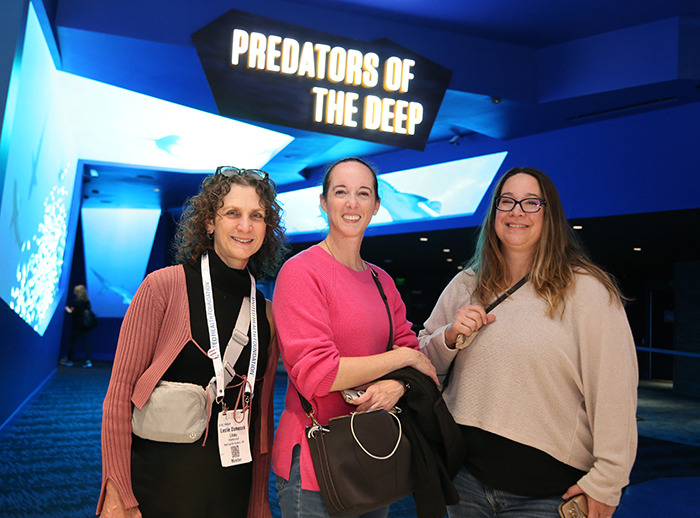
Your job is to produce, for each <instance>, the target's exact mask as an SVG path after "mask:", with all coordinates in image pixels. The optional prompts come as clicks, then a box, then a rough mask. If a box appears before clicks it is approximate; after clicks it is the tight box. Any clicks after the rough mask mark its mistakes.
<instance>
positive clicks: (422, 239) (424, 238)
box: [420, 237, 428, 241]
mask: <svg viewBox="0 0 700 518" xmlns="http://www.w3.org/2000/svg"><path fill="white" fill-rule="evenodd" d="M420 240H421V241H427V240H428V238H427V237H421V238H420Z"/></svg>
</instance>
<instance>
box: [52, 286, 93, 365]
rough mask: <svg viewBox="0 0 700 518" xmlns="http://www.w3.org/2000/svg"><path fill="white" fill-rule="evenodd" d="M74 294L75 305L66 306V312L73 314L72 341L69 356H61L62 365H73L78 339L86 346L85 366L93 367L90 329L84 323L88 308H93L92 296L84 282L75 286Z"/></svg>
mask: <svg viewBox="0 0 700 518" xmlns="http://www.w3.org/2000/svg"><path fill="white" fill-rule="evenodd" d="M73 295H75V302H74V303H73V307H69V306H66V312H68V313H70V314H71V332H70V343H69V346H68V356H67V357H65V358H61V360H60V363H61V365H65V366H66V367H72V366H73V354H74V353H75V344H76V343H77V342H78V340H81V341H82V342H83V347H84V348H85V363H84V364H83V367H87V368H89V367H92V361H91V359H90V329H89V328H86V327H85V326H84V325H83V322H84V317H83V314H84V313H85V310H86V309H92V307H91V306H90V297H89V296H88V292H87V289H86V288H85V286H83V285H82V284H78V285H77V286H76V287H75V288H73Z"/></svg>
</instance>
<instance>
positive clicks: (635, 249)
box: [633, 247, 642, 252]
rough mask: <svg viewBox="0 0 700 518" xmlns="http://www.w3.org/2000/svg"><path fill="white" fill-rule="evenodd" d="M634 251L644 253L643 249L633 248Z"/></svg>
mask: <svg viewBox="0 0 700 518" xmlns="http://www.w3.org/2000/svg"><path fill="white" fill-rule="evenodd" d="M633 250H634V251H635V252H641V251H642V249H641V248H637V247H635V248H633Z"/></svg>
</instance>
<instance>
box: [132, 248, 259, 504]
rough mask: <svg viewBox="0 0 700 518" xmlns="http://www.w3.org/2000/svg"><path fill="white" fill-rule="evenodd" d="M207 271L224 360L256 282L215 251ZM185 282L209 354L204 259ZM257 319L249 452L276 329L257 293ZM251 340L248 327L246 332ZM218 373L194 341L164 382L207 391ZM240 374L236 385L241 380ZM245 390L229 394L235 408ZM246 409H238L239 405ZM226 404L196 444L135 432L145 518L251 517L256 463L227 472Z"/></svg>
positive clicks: (246, 353)
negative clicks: (222, 452)
mask: <svg viewBox="0 0 700 518" xmlns="http://www.w3.org/2000/svg"><path fill="white" fill-rule="evenodd" d="M209 267H210V270H211V279H212V286H213V295H214V313H215V315H216V325H217V330H218V333H219V341H220V346H221V355H222V356H223V354H224V351H225V347H226V344H228V340H229V338H230V337H231V333H232V332H233V328H234V327H235V324H236V320H237V318H238V312H239V310H240V307H241V302H242V301H243V298H244V297H247V296H249V295H250V277H249V276H248V271H247V270H235V269H232V268H229V267H228V266H226V264H224V262H223V261H222V260H221V259H220V258H219V257H218V256H217V255H216V254H215V253H214V252H213V251H212V252H209ZM184 268H185V279H186V282H187V298H188V301H189V306H190V325H191V330H192V336H193V338H194V339H195V340H196V341H197V343H198V344H199V345H200V347H201V348H202V349H203V350H204V351H207V350H208V349H209V332H208V329H207V319H206V313H205V309H204V290H203V288H202V275H201V268H200V263H199V261H198V262H197V263H196V264H194V265H190V264H186V265H185V266H184ZM256 299H257V300H256V302H257V315H258V339H259V341H260V343H259V349H258V367H257V375H256V377H257V378H258V380H257V381H256V383H255V394H258V397H255V398H254V399H253V405H252V409H251V410H252V413H251V427H250V428H251V429H250V443H251V451H252V450H253V445H254V443H255V441H256V440H257V439H258V436H259V433H257V432H256V430H255V429H254V428H255V421H256V417H257V415H258V414H259V412H260V396H259V394H261V393H262V384H263V380H262V376H263V374H264V373H265V369H266V367H267V360H268V346H269V343H270V324H269V322H268V321H267V316H266V310H265V298H264V296H263V294H262V293H261V292H260V291H259V290H258V291H257V294H256ZM248 334H249V336H250V330H249V331H248ZM250 349H251V347H250V344H249V345H248V346H246V347H245V348H244V349H243V352H242V353H241V356H240V357H239V358H238V361H237V362H236V365H235V367H234V368H235V371H236V373H240V374H241V375H246V374H247V373H248V363H249V361H250ZM213 375H214V367H213V364H212V361H211V360H210V359H209V357H208V356H206V355H205V354H203V353H202V351H201V350H200V349H199V348H197V346H196V345H195V344H194V343H192V342H189V343H187V344H186V345H185V347H184V348H183V349H182V351H181V352H180V354H179V355H178V356H177V358H175V360H174V361H173V363H172V365H171V366H170V368H169V369H168V370H167V371H166V372H165V374H164V375H163V379H164V380H168V381H178V382H183V383H196V384H198V385H201V386H203V387H204V386H206V385H207V384H208V383H209V380H210V379H211V378H212V376H213ZM240 381H241V379H240V377H236V378H235V379H234V380H233V381H232V382H231V384H230V386H233V385H236V384H238V383H240ZM240 390H241V388H239V387H236V388H229V389H228V390H226V395H225V397H224V401H225V403H226V404H227V406H228V407H229V408H234V407H235V405H236V399H237V396H238V394H239V391H240ZM239 408H240V404H239ZM220 411H221V405H219V404H217V403H216V402H215V403H214V404H213V408H212V416H211V419H210V421H209V432H208V434H209V435H208V437H207V439H206V444H204V437H202V438H201V439H200V440H199V441H197V442H195V443H191V444H174V443H164V442H154V441H148V440H145V439H141V438H139V437H137V436H135V435H132V440H133V443H132V470H131V479H132V485H133V489H134V494H135V495H136V499H137V500H138V502H139V509H140V510H141V513H142V514H143V516H144V518H150V517H158V516H167V517H168V518H245V517H246V514H247V511H248V500H249V497H250V488H251V485H252V471H253V470H252V468H253V465H252V463H247V464H240V465H237V466H231V467H228V468H223V467H222V466H221V460H220V457H219V444H218V434H217V421H218V414H219V412H220Z"/></svg>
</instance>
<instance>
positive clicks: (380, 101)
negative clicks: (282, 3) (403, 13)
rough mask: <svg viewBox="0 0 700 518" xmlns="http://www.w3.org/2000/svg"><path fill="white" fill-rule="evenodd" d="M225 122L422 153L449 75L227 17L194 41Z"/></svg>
mask: <svg viewBox="0 0 700 518" xmlns="http://www.w3.org/2000/svg"><path fill="white" fill-rule="evenodd" d="M192 40H193V42H194V45H195V48H196V49H197V54H198V55H199V59H200V61H201V63H202V67H203V68H204V72H205V74H206V76H207V80H208V81H209V86H210V88H211V91H212V94H213V95H214V99H215V101H216V104H217V107H218V109H219V113H220V114H221V115H224V116H226V117H231V118H236V119H247V120H252V121H259V122H265V123H270V124H277V125H281V126H287V127H293V128H299V129H304V130H308V131H315V132H320V133H330V134H333V135H338V136H342V137H350V138H355V139H360V140H367V141H371V142H378V143H382V144H389V145H392V146H398V147H403V148H409V149H417V150H423V149H424V148H425V144H426V142H427V141H428V136H429V135H430V130H431V128H432V126H433V123H434V122H435V117H436V116H437V112H438V110H439V108H440V104H441V103H442V99H443V97H444V95H445V91H446V90H447V86H448V84H449V82H450V78H451V77H452V71H451V70H448V69H446V68H444V67H442V66H441V65H438V64H437V63H434V62H432V61H430V60H428V59H425V58H424V57H422V56H419V55H418V54H416V53H414V52H411V51H410V50H408V49H405V48H403V47H401V46H399V45H397V44H395V43H393V42H391V41H389V40H386V39H382V40H379V41H375V42H371V43H366V42H362V41H358V40H354V39H351V38H344V37H341V36H335V35H333V34H328V33H326V32H321V31H316V30H313V29H308V28H305V27H300V26H297V25H292V24H290V23H285V22H280V21H277V20H272V19H270V18H265V17H263V16H257V15H253V14H249V13H244V12H242V11H237V10H231V11H229V12H227V13H226V14H224V15H223V16H221V17H219V18H218V19H216V20H215V21H213V22H211V23H210V24H208V25H207V26H205V27H203V28H202V29H200V30H198V31H197V32H195V33H194V34H192Z"/></svg>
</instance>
